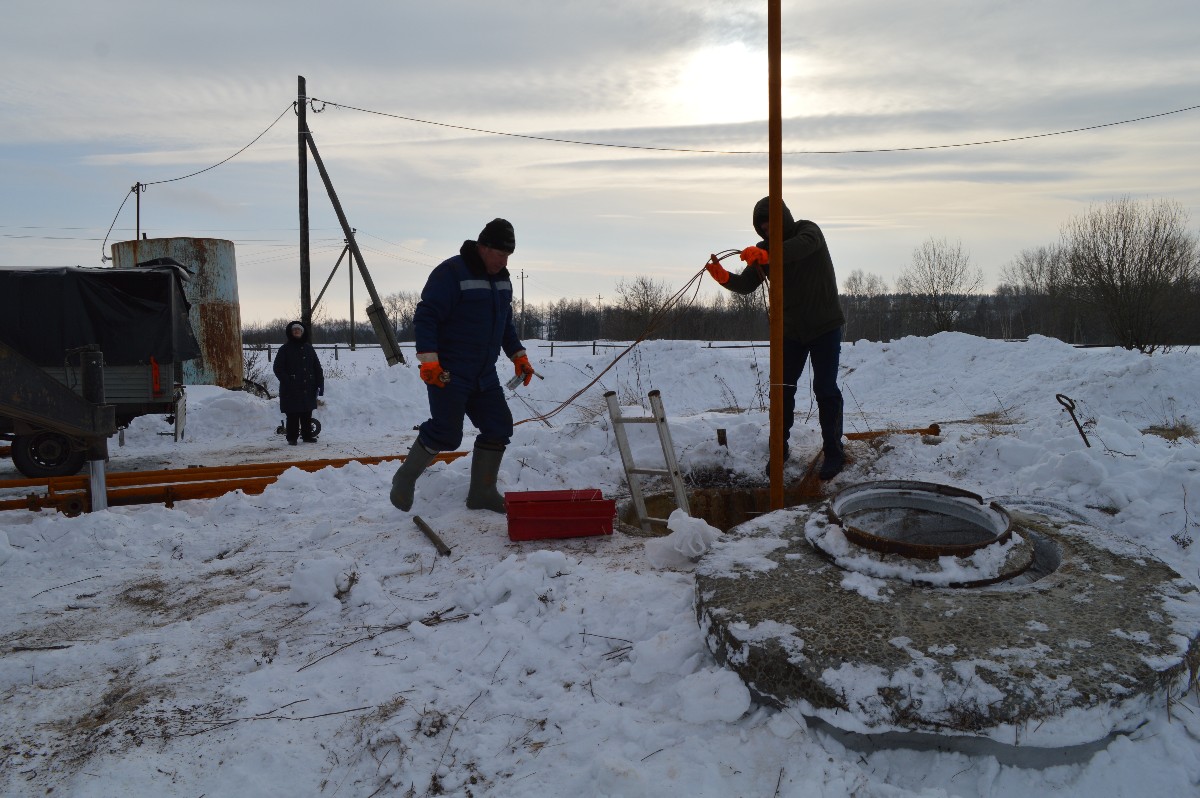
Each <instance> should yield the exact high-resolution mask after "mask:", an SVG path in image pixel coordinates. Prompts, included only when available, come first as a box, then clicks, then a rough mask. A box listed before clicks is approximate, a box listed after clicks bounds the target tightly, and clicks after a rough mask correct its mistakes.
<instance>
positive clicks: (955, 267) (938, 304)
mask: <svg viewBox="0 0 1200 798" xmlns="http://www.w3.org/2000/svg"><path fill="white" fill-rule="evenodd" d="M982 285H983V270H982V269H979V268H977V267H972V266H971V256H970V255H968V254H967V252H966V251H965V250H964V249H963V247H962V242H961V241H955V242H954V243H950V242H948V241H947V240H946V239H944V238H942V239H934V238H929V239H926V240H925V242H923V243H922V244H921V246H919V247H917V248H916V249H914V250H913V254H912V263H911V264H910V265H909V267H908V268H907V269H906V270H905V271H904V273H903V274H901V275H900V278H899V279H898V280H897V281H896V289H897V290H898V291H899V292H900V293H904V294H909V295H911V296H910V300H911V301H912V303H913V305H914V307H915V309H916V311H917V313H918V314H919V315H920V317H921V319H922V320H923V322H924V325H923V326H925V327H926V328H927V329H929V330H930V331H932V332H942V331H943V330H953V329H954V327H955V325H956V323H957V322H958V320H959V318H960V317H961V316H962V315H963V313H964V312H965V311H966V310H967V309H968V306H969V305H970V304H971V297H970V294H973V293H975V292H976V291H978V290H979V288H980V286H982Z"/></svg>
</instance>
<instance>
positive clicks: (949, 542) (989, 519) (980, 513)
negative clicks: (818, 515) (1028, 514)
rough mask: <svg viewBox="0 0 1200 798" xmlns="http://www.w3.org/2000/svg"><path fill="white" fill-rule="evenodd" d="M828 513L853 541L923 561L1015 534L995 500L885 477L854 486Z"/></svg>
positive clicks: (837, 498) (958, 554)
mask: <svg viewBox="0 0 1200 798" xmlns="http://www.w3.org/2000/svg"><path fill="white" fill-rule="evenodd" d="M826 514H827V515H828V516H829V521H830V523H833V524H837V525H838V526H839V527H841V528H842V530H843V532H844V533H845V535H846V537H847V538H849V539H850V540H851V541H853V542H854V543H856V544H858V545H859V546H863V547H864V548H868V549H872V550H873V551H878V552H883V553H885V554H901V555H903V556H906V557H913V558H917V559H922V560H933V559H937V558H939V557H966V556H969V555H971V554H972V553H974V552H975V551H978V550H979V549H982V548H984V547H985V546H991V545H992V544H994V543H1004V542H1005V541H1007V540H1008V539H1009V538H1010V537H1012V529H1013V524H1012V518H1011V517H1010V516H1009V514H1008V511H1007V510H1005V509H1004V508H1003V507H1001V506H1000V505H999V504H996V503H995V502H991V503H988V502H985V501H984V499H983V497H982V496H980V495H978V494H976V493H971V492H970V491H966V490H963V489H961V488H955V487H952V486H950V485H939V484H937V483H933V482H919V481H915V480H881V481H878V482H865V483H862V484H860V485H852V486H850V487H848V488H846V489H844V490H842V491H840V492H839V493H838V494H837V495H836V496H834V497H833V499H831V500H830V502H829V506H828V509H827V510H826Z"/></svg>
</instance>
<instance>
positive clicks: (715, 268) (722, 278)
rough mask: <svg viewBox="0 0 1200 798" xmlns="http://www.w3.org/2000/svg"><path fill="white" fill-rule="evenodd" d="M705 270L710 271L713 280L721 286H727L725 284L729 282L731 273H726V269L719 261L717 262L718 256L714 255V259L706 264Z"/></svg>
mask: <svg viewBox="0 0 1200 798" xmlns="http://www.w3.org/2000/svg"><path fill="white" fill-rule="evenodd" d="M704 268H706V269H708V273H709V274H711V275H712V278H713V279H714V280H716V281H717V282H718V283H720V284H721V285H725V283H727V282H729V272H727V271H725V267H724V266H722V265H721V262H720V261H719V260H717V256H716V255H713V256H712V259H711V260H709V262H708V263H706V264H704Z"/></svg>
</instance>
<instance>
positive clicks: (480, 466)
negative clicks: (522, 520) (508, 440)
mask: <svg viewBox="0 0 1200 798" xmlns="http://www.w3.org/2000/svg"><path fill="white" fill-rule="evenodd" d="M503 459H504V447H503V446H501V447H499V448H498V449H493V448H481V447H479V446H476V447H475V451H474V452H473V453H472V455H471V489H470V490H469V491H467V507H469V508H471V509H472V510H491V511H493V512H497V513H505V512H507V508H506V507H505V506H504V497H503V496H501V495H500V491H498V490H496V475H497V474H499V473H500V461H501V460H503Z"/></svg>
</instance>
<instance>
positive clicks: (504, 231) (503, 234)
mask: <svg viewBox="0 0 1200 798" xmlns="http://www.w3.org/2000/svg"><path fill="white" fill-rule="evenodd" d="M478 243H480V244H482V245H483V246H485V247H491V248H492V249H498V250H500V251H501V252H507V253H509V254H512V252H513V250H515V249H516V248H517V237H516V234H515V233H514V232H513V226H512V224H510V223H509V222H508V220H506V219H492V220H491V221H490V222H488V223H487V224H486V225H484V226H483V230H481V231H480V233H479V239H478Z"/></svg>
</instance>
